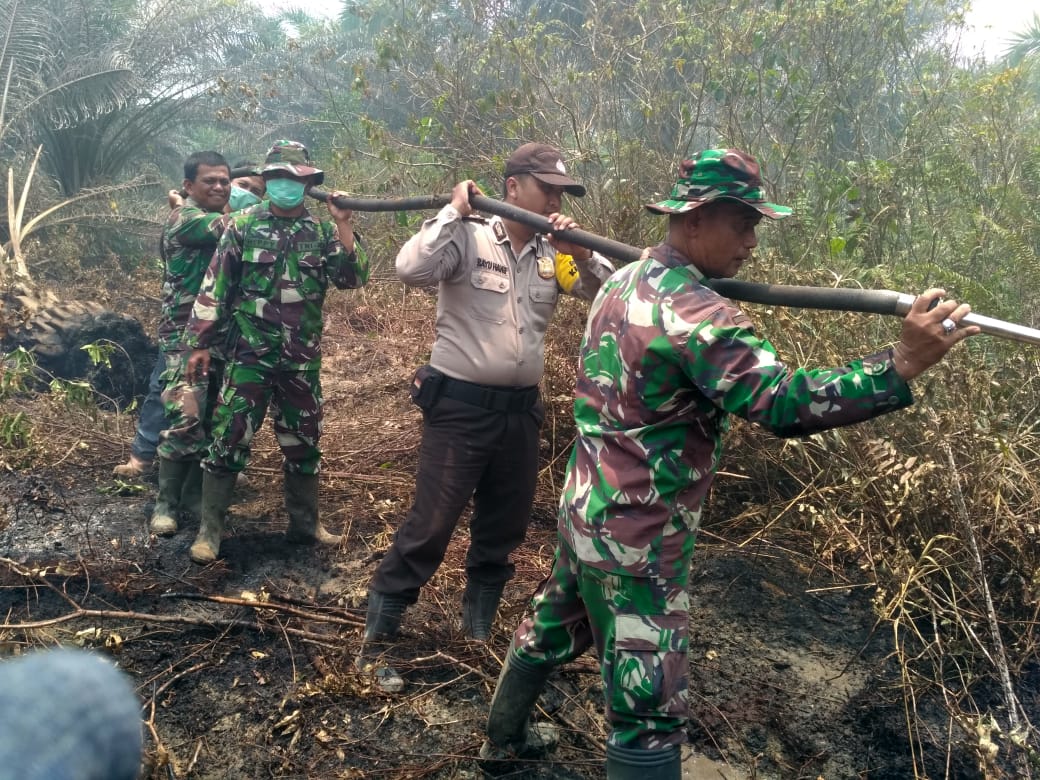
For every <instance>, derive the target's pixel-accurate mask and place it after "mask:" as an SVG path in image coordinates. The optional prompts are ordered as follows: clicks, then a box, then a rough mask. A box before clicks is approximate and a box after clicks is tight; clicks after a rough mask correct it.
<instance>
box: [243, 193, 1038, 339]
mask: <svg viewBox="0 0 1040 780" xmlns="http://www.w3.org/2000/svg"><path fill="white" fill-rule="evenodd" d="M233 173H234V172H233ZM307 194H308V195H310V196H311V197H312V198H316V199H317V200H320V201H322V202H327V201H328V199H329V193H327V192H324V191H323V190H319V189H317V188H316V187H311V188H310V189H309V190H308V191H307ZM450 202H451V196H450V195H431V196H420V197H415V198H342V197H341V198H338V199H337V200H336V205H337V206H339V207H340V208H345V209H352V210H354V211H423V210H428V209H440V208H441V207H443V206H445V205H447V204H448V203H450ZM470 203H471V204H472V206H473V208H475V209H477V210H479V211H483V212H486V213H488V214H495V215H497V216H499V217H502V218H503V219H509V220H512V221H513V222H519V223H521V224H523V225H527V226H528V227H530V228H533V229H534V230H536V231H538V232H539V233H550V232H552V223H551V222H549V220H547V219H546V218H545V217H543V216H542V215H540V214H535V213H534V212H532V211H527V210H526V209H521V208H518V207H516V206H513V205H511V204H509V203H503V202H502V201H500V200H495V199H494V198H488V197H486V196H484V195H473V196H472V197H471V198H470ZM555 235H556V236H557V237H558V238H561V239H563V240H564V241H570V242H572V243H575V244H578V245H579V246H583V247H585V248H586V249H591V250H593V251H595V252H599V253H600V254H601V255H605V256H606V257H611V258H614V259H615V260H620V261H622V262H625V263H631V262H634V261H636V260H639V259H640V258H642V257H643V250H642V249H638V248H636V247H634V246H630V245H629V244H622V243H621V242H620V241H613V240H611V239H609V238H604V237H603V236H598V235H596V234H595V233H589V232H587V231H585V230H580V229H578V228H573V229H571V230H562V231H559V232H557V233H555ZM705 284H707V286H709V287H711V288H712V289H713V290H715V291H716V292H717V293H718V294H719V295H723V296H725V297H727V298H732V299H733V300H735V301H744V302H746V303H761V304H765V305H768V306H786V307H791V308H798V309H824V310H827V311H848V312H859V313H863V314H891V315H894V316H897V317H903V316H906V314H907V312H909V311H910V307H911V306H912V305H913V303H914V300H915V297H916V296H913V295H908V294H906V293H900V292H893V291H892V290H854V289H849V288H842V287H805V286H797V285H786V284H784V285H781V284H760V283H757V282H742V281H737V280H735V279H709V280H707V281H706V282H705ZM961 322H962V323H963V324H964V325H977V326H978V327H979V328H980V329H981V330H982V332H983V333H986V334H988V335H990V336H999V337H1000V338H1005V339H1012V340H1014V341H1021V342H1025V343H1027V344H1040V330H1037V329H1035V328H1029V327H1026V326H1024V325H1016V324H1014V323H1011V322H1006V321H1004V320H998V319H994V318H993V317H985V316H983V315H981V314H975V313H974V312H972V313H970V314H968V315H967V316H965V317H964V318H962V319H961Z"/></svg>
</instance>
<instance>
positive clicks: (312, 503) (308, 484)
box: [285, 472, 343, 544]
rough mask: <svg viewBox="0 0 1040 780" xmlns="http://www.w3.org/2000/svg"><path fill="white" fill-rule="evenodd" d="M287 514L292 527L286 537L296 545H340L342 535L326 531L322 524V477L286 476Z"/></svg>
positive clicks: (287, 473)
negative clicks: (320, 482)
mask: <svg viewBox="0 0 1040 780" xmlns="http://www.w3.org/2000/svg"><path fill="white" fill-rule="evenodd" d="M285 511H286V512H288V513H289V528H288V529H287V530H286V532H285V538H286V540H288V541H289V542H292V543H293V544H316V543H321V544H339V543H340V542H342V541H343V537H342V536H336V535H334V534H330V533H329V532H328V531H326V530H325V529H324V528H323V527H322V525H321V523H319V522H318V475H317V474H290V473H289V472H286V473H285Z"/></svg>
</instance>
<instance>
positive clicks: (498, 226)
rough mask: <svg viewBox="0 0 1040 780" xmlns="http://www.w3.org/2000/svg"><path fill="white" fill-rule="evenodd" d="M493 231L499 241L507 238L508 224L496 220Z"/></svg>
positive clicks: (492, 227)
mask: <svg viewBox="0 0 1040 780" xmlns="http://www.w3.org/2000/svg"><path fill="white" fill-rule="evenodd" d="M491 232H493V233H494V234H495V238H497V239H498V240H499V241H505V240H506V226H505V225H503V224H502V223H501V222H496V223H495V224H494V225H492V226H491Z"/></svg>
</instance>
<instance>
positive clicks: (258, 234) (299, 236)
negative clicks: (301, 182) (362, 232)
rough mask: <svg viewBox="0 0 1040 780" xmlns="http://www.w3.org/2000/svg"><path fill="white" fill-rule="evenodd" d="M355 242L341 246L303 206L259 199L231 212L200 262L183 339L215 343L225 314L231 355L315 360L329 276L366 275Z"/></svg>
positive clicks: (356, 280) (352, 279)
mask: <svg viewBox="0 0 1040 780" xmlns="http://www.w3.org/2000/svg"><path fill="white" fill-rule="evenodd" d="M355 247H356V251H354V252H351V253H347V252H346V251H345V250H344V248H343V244H342V243H340V240H339V236H338V235H337V234H336V228H335V226H334V225H333V224H332V223H331V222H320V221H318V220H316V219H314V217H312V216H311V215H310V214H309V213H308V212H304V214H303V215H302V216H300V217H296V218H292V217H276V216H275V215H274V214H272V213H271V211H270V208H269V203H268V201H266V200H265V201H262V202H261V203H259V204H257V205H256V206H252V207H250V208H248V209H244V210H243V211H240V212H236V213H235V214H232V215H231V218H230V219H229V221H228V225H227V228H226V229H225V231H224V235H223V237H222V238H221V240H220V244H219V245H218V246H217V251H216V254H215V255H214V256H213V261H212V263H210V266H209V268H208V269H207V270H206V277H205V279H204V280H203V282H202V288H201V290H200V291H199V295H198V298H197V300H196V301H195V306H194V308H193V309H192V312H191V318H190V319H189V320H188V325H187V328H186V329H185V333H184V341H185V344H186V345H187V346H189V347H191V348H193V349H195V348H204V349H205V348H211V347H214V346H219V344H216V343H215V342H216V341H217V340H219V339H221V338H223V337H222V336H220V333H221V330H222V323H223V322H224V321H226V320H230V322H231V332H232V334H233V339H234V341H233V342H232V344H231V346H230V352H231V354H233V355H236V356H237V357H239V358H241V357H242V356H243V355H253V356H256V357H258V358H259V357H264V356H267V357H266V358H265V359H266V360H268V361H273V362H279V363H281V364H283V365H286V364H288V365H289V366H304V365H306V364H311V365H313V364H315V363H318V364H320V360H321V332H322V324H323V323H322V312H321V308H322V305H323V304H324V302H325V292H326V290H328V286H329V283H330V282H331V283H332V284H333V285H335V286H336V287H338V288H339V289H341V290H343V289H347V288H356V287H361V286H362V285H363V284H365V283H366V282H367V281H368V275H369V267H368V258H367V256H366V255H365V252H364V250H363V249H362V248H361V246H360V244H356V245H355ZM272 353H273V354H272Z"/></svg>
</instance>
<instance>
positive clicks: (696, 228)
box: [682, 209, 702, 238]
mask: <svg viewBox="0 0 1040 780" xmlns="http://www.w3.org/2000/svg"><path fill="white" fill-rule="evenodd" d="M701 216H702V215H701V212H700V209H690V210H689V211H687V212H686V213H685V214H683V215H682V229H683V233H684V234H685V235H686V236H687V237H689V238H695V237H696V236H697V234H698V233H699V232H700V229H701Z"/></svg>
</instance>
